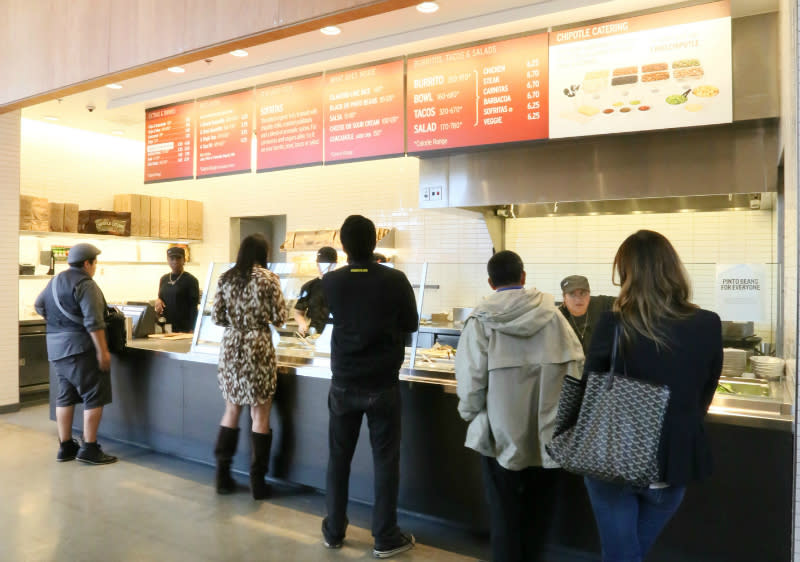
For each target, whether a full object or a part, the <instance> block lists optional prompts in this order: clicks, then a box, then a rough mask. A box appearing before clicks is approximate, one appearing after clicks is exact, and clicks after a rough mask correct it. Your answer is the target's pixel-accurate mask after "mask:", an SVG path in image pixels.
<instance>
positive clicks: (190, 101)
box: [144, 98, 197, 185]
mask: <svg viewBox="0 0 800 562" xmlns="http://www.w3.org/2000/svg"><path fill="white" fill-rule="evenodd" d="M196 101H197V100H196V99H195V98H192V99H188V100H181V101H176V102H172V103H166V104H164V105H157V106H155V107H147V108H145V110H144V115H145V119H144V127H145V143H144V148H145V152H144V159H145V170H144V173H145V178H144V184H145V185H148V184H151V183H165V182H169V181H183V180H193V179H195V163H196V156H197V154H196V150H195V148H196V142H195V141H196V137H197V106H196V103H195V102H196ZM190 104H191V105H192V106H193V109H192V173H191V175H188V176H178V177H174V178H160V179H153V180H148V179H147V114H148V113H149V112H151V111H158V110H160V109H167V108H168V107H174V106H176V105H190Z"/></svg>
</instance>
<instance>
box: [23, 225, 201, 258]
mask: <svg viewBox="0 0 800 562" xmlns="http://www.w3.org/2000/svg"><path fill="white" fill-rule="evenodd" d="M19 235H20V236H26V237H29V238H53V237H55V238H87V239H92V238H94V239H97V238H101V239H106V240H141V241H143V242H164V243H172V244H198V243H202V242H203V241H202V240H189V239H188V238H151V237H149V236H114V235H113V234H83V233H80V232H49V231H47V232H44V231H41V232H40V231H38V230H20V231H19ZM106 263H108V262H106Z"/></svg>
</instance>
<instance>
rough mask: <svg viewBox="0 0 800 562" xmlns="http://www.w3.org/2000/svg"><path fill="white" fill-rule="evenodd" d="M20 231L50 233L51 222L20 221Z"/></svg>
mask: <svg viewBox="0 0 800 562" xmlns="http://www.w3.org/2000/svg"><path fill="white" fill-rule="evenodd" d="M19 229H20V230H34V231H36V232H49V231H50V221H42V220H37V219H20V220H19Z"/></svg>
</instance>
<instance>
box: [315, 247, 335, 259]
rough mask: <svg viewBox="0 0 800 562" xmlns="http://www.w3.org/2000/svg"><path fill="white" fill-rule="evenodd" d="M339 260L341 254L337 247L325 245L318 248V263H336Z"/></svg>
mask: <svg viewBox="0 0 800 562" xmlns="http://www.w3.org/2000/svg"><path fill="white" fill-rule="evenodd" d="M337 261H339V254H338V253H337V252H336V249H335V248H331V247H330V246H323V247H322V248H320V249H319V250H317V263H336V262H337Z"/></svg>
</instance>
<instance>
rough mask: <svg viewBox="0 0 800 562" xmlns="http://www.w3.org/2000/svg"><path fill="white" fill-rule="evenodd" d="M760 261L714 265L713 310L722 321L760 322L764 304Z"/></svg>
mask: <svg viewBox="0 0 800 562" xmlns="http://www.w3.org/2000/svg"><path fill="white" fill-rule="evenodd" d="M766 277H767V276H766V267H765V266H764V264H752V263H744V264H736V265H729V264H719V265H717V280H716V293H717V312H718V314H719V316H720V318H722V319H723V320H731V321H736V322H761V321H763V320H764V310H765V307H766V294H767V293H766V287H765V285H764V283H765V281H766Z"/></svg>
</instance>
